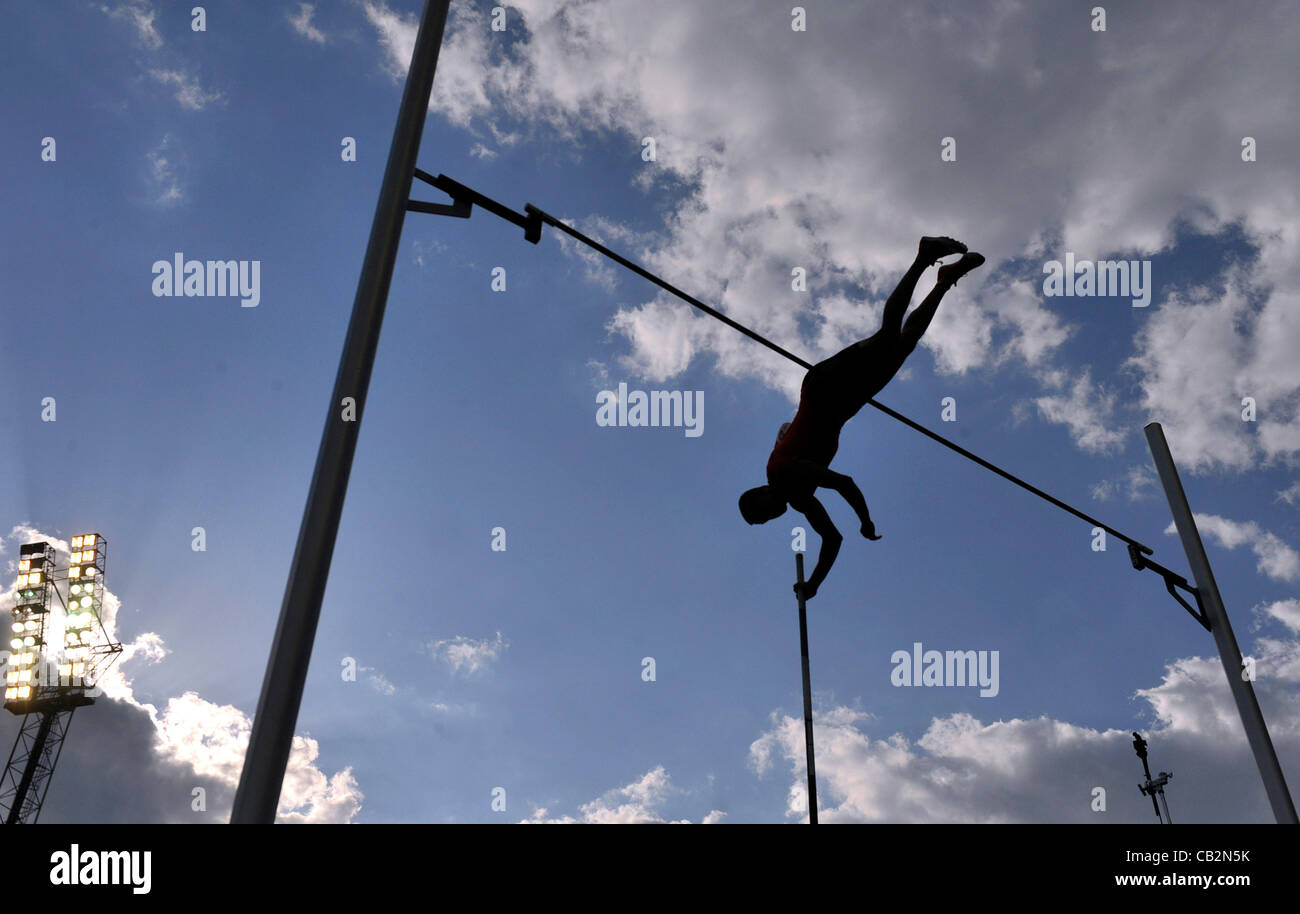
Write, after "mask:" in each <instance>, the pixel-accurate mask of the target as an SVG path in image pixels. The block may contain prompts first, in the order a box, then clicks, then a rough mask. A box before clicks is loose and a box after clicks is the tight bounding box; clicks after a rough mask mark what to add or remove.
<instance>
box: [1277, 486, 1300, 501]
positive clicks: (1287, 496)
mask: <svg viewBox="0 0 1300 914" xmlns="http://www.w3.org/2000/svg"><path fill="white" fill-rule="evenodd" d="M1277 500H1278V501H1284V502H1286V503H1287V504H1288V505H1295V504H1300V482H1294V483H1292V484H1291V485H1290V486H1288V487H1287V488H1285V489H1283V490H1282V491H1280V492H1278V493H1277Z"/></svg>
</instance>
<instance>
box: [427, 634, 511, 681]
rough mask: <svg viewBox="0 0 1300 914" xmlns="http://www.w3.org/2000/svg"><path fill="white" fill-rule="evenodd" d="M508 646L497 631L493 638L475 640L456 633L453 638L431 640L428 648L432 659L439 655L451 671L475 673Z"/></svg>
mask: <svg viewBox="0 0 1300 914" xmlns="http://www.w3.org/2000/svg"><path fill="white" fill-rule="evenodd" d="M509 646H510V645H509V644H507V643H506V641H505V640H504V639H503V638H502V637H501V633H500V632H497V633H496V638H495V639H486V638H485V639H483V640H481V641H476V640H475V639H473V638H467V637H465V636H464V635H457V636H456V637H455V638H450V639H443V640H441V641H432V642H430V643H429V645H428V648H429V653H430V654H432V655H433V657H434V659H437V658H439V657H441V658H442V659H443V660H446V661H447V663H448V664H449V665H450V666H451V671H452V672H453V673H459V672H460V671H461V670H464V671H465V672H466V673H475V672H477V671H478V670H480V669H482V668H484V667H486V666H487V665H488V664H489V663H491V662H492V661H494V660H496V659H497V658H498V657H499V656H501V652H502V651H504V650H505V649H506V648H507V647H509Z"/></svg>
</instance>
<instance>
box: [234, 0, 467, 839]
mask: <svg viewBox="0 0 1300 914" xmlns="http://www.w3.org/2000/svg"><path fill="white" fill-rule="evenodd" d="M450 2H451V0H425V4H424V12H423V14H422V15H421V16H420V30H419V32H418V34H417V35H416V38H415V50H414V52H413V53H412V55H411V67H410V70H409V71H408V73H407V77H406V88H405V89H404V90H403V92H402V104H401V107H400V108H399V109H398V112H397V125H396V127H394V128H393V144H392V146H390V147H389V150H388V163H387V165H386V166H385V167H384V181H383V184H382V185H381V186H380V189H379V202H378V203H377V204H376V206H375V218H374V221H373V222H371V224H370V240H369V242H367V244H366V257H365V260H364V261H363V262H362V265H361V278H360V279H359V280H358V281H357V294H356V298H355V299H353V302H352V318H351V320H350V322H349V323H348V333H347V338H346V339H345V340H344V343H343V355H342V357H341V358H340V360H339V371H338V375H337V376H336V378H335V380H334V390H333V392H332V393H331V395H330V402H329V408H328V412H327V413H326V418H325V431H324V432H323V433H322V435H321V443H320V450H319V451H318V453H317V455H316V469H315V470H314V471H313V473H312V479H311V488H310V489H309V491H308V493H307V507H306V509H305V510H304V511H303V516H302V526H301V527H300V528H299V530H298V544H297V546H295V547H294V552H293V564H292V565H291V566H290V569H289V580H288V583H287V584H286V585H285V591H284V601H283V602H282V603H281V604H280V621H279V623H278V624H277V625H276V629H275V639H274V641H273V642H272V643H271V656H270V658H269V659H268V660H267V663H266V675H265V676H264V677H263V679H262V693H261V695H260V696H259V697H258V699H257V713H256V715H255V716H254V717H253V732H252V734H251V736H250V737H249V741H248V752H247V753H246V754H245V756H244V770H243V772H242V773H241V774H240V777H239V788H238V790H237V791H236V793H235V803H234V808H233V810H232V811H231V815H230V821H231V822H232V823H251V822H261V823H268V824H269V823H271V822H274V821H275V813H276V808H277V806H278V805H279V799H280V787H281V785H282V784H283V782H284V771H285V767H286V766H287V765H288V763H289V748H290V746H291V744H292V741H293V728H294V726H295V725H296V724H297V722H298V708H299V706H300V705H301V703H302V691H303V686H304V684H305V683H306V681H307V667H308V665H309V664H310V662H311V649H312V642H313V641H314V640H315V638H316V624H317V622H318V621H319V620H320V606H321V601H322V599H324V596H325V582H326V580H327V579H328V577H329V570H330V560H331V559H332V558H333V555H334V540H335V539H336V538H337V536H338V530H339V518H340V517H341V516H342V514H343V499H344V497H345V496H346V495H347V488H348V476H349V474H350V473H351V471H352V457H353V455H354V454H355V453H356V449H357V435H358V432H359V429H360V426H361V417H362V415H364V413H365V402H366V391H367V390H368V388H369V387H370V373H371V369H372V368H373V367H374V364H375V351H376V349H378V347H379V329H380V327H381V326H382V324H383V322H384V306H385V305H386V304H387V301H388V286H389V283H390V281H391V280H392V278H393V263H394V261H395V260H396V258H397V246H398V242H399V241H400V240H401V236H402V222H403V220H404V218H405V215H406V205H407V200H408V199H409V198H410V196H411V180H412V178H413V177H414V174H415V159H416V156H417V154H418V153H419V151H420V136H421V135H422V134H423V132H424V120H425V118H426V117H427V116H428V110H429V95H430V93H431V92H432V91H433V73H434V70H435V68H436V67H437V64H438V51H439V49H440V48H441V46H442V33H443V29H444V27H445V26H446V24H447V8H448V6H449V5H450ZM345 400H346V401H349V402H351V403H352V404H354V405H355V409H356V417H355V421H347V420H344V419H343V418H342V413H343V408H344V401H345Z"/></svg>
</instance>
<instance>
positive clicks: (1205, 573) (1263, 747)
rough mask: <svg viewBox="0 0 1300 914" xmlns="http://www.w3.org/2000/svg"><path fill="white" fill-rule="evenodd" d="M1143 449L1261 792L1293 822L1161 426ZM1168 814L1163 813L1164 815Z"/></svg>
mask: <svg viewBox="0 0 1300 914" xmlns="http://www.w3.org/2000/svg"><path fill="white" fill-rule="evenodd" d="M1145 431H1146V436H1147V445H1148V447H1150V448H1151V457H1152V459H1153V460H1155V464H1156V471H1157V472H1158V473H1159V474H1160V484H1161V485H1162V486H1164V489H1165V497H1166V498H1167V499H1168V500H1169V510H1170V512H1171V513H1172V514H1173V515H1174V526H1175V527H1177V528H1178V536H1179V538H1180V539H1181V540H1182V541H1183V551H1184V552H1186V553H1187V564H1188V565H1190V566H1191V568H1192V577H1194V578H1195V579H1196V590H1197V594H1198V596H1199V597H1200V600H1201V604H1202V605H1203V607H1204V610H1205V616H1206V618H1207V619H1208V620H1209V622H1210V633H1211V634H1212V635H1214V643H1215V646H1216V647H1218V649H1219V660H1221V661H1222V662H1223V672H1224V673H1226V674H1227V676H1228V686H1229V687H1230V688H1231V689H1232V698H1233V700H1234V701H1235V702H1236V703H1237V713H1238V714H1240V715H1241V723H1242V726H1243V727H1245V728H1246V739H1247V740H1248V741H1249V742H1250V750H1251V752H1253V753H1254V754H1255V764H1256V766H1258V768H1259V776H1260V777H1261V778H1263V780H1264V791H1265V793H1267V794H1268V802H1269V804H1270V805H1271V806H1272V807H1273V816H1274V818H1276V819H1277V821H1278V822H1279V823H1285V824H1289V825H1294V824H1296V812H1295V805H1294V804H1293V803H1292V802H1291V793H1290V792H1289V791H1288V790H1287V786H1286V778H1285V776H1284V775H1283V774H1282V766H1281V765H1279V764H1278V761H1277V753H1276V752H1274V751H1273V741H1272V740H1271V739H1269V735H1268V727H1267V726H1266V725H1265V724H1264V715H1263V713H1262V712H1261V711H1260V710H1259V702H1257V701H1256V700H1255V690H1254V688H1253V687H1252V686H1251V684H1250V680H1249V679H1247V678H1245V676H1244V675H1243V672H1242V663H1241V650H1240V649H1239V648H1238V647H1237V639H1236V637H1235V636H1234V635H1233V633H1232V625H1231V624H1229V622H1228V611H1227V610H1226V609H1224V607H1223V599H1222V598H1221V597H1220V596H1219V586H1218V584H1216V583H1215V581H1214V572H1213V571H1212V570H1211V569H1210V560H1209V559H1208V558H1207V557H1206V555H1205V546H1204V544H1202V543H1201V534H1200V533H1199V532H1198V531H1197V529H1196V521H1195V520H1194V519H1193V517H1192V509H1191V508H1190V507H1189V506H1188V504H1187V495H1186V493H1184V492H1183V484H1182V482H1181V481H1180V480H1179V478H1178V468H1177V467H1176V466H1174V458H1173V456H1172V455H1171V454H1170V453H1169V444H1168V442H1166V441H1165V432H1164V429H1162V428H1161V427H1160V423H1158V422H1152V423H1151V424H1149V425H1148V426H1146V429H1145ZM1167 814H1168V813H1167V812H1166V815H1167Z"/></svg>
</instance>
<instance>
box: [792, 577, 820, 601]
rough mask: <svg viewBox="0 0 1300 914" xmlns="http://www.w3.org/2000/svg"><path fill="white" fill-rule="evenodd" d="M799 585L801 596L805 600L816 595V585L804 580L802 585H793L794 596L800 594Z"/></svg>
mask: <svg viewBox="0 0 1300 914" xmlns="http://www.w3.org/2000/svg"><path fill="white" fill-rule="evenodd" d="M800 587H802V588H803V598H804V599H805V600H811V599H812V598H813V597H815V596H817V585H816V584H813V583H812V582H811V581H804V582H803V584H802V585H800V584H795V585H794V595H795V596H796V597H797V596H799V595H800V593H799V589H800Z"/></svg>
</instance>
